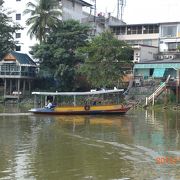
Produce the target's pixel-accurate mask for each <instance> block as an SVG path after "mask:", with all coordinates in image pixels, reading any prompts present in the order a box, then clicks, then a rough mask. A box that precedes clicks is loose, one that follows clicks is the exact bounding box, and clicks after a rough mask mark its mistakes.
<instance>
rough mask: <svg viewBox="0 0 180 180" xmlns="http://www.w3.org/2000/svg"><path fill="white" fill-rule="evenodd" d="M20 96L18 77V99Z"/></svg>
mask: <svg viewBox="0 0 180 180" xmlns="http://www.w3.org/2000/svg"><path fill="white" fill-rule="evenodd" d="M19 97H20V79H18V100H19Z"/></svg>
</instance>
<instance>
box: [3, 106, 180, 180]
mask: <svg viewBox="0 0 180 180" xmlns="http://www.w3.org/2000/svg"><path fill="white" fill-rule="evenodd" d="M1 112H3V113H5V114H2V113H1V114H0V180H14V179H15V180H16V179H17V180H21V179H22V180H24V179H32V180H36V179H37V180H131V179H133V180H179V179H180V112H177V111H163V110H161V111H153V110H149V111H145V110H130V111H129V112H128V113H127V114H126V115H125V116H117V115H116V116H43V115H30V114H27V113H25V114H22V112H25V111H24V110H21V109H20V110H19V108H14V107H8V108H6V110H3V111H1ZM9 112H13V113H9Z"/></svg>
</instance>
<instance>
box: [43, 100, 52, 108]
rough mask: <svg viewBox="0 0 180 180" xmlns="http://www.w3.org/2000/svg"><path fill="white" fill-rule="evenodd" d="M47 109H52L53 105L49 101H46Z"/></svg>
mask: <svg viewBox="0 0 180 180" xmlns="http://www.w3.org/2000/svg"><path fill="white" fill-rule="evenodd" d="M45 107H46V108H48V109H51V108H52V107H53V104H52V102H51V101H48V104H47V105H46V106H45Z"/></svg>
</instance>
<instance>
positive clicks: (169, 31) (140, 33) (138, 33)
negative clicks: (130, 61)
mask: <svg viewBox="0 0 180 180" xmlns="http://www.w3.org/2000/svg"><path fill="white" fill-rule="evenodd" d="M110 28H111V29H112V31H113V32H114V33H115V34H116V36H117V38H118V39H119V40H125V41H126V42H127V43H128V44H131V45H132V47H133V48H134V62H142V61H146V60H155V59H157V60H158V59H161V60H163V59H174V57H178V56H177V55H175V54H177V53H178V51H179V50H178V46H180V22H166V23H154V24H125V25H112V26H110ZM157 49H158V51H157ZM156 52H157V53H156ZM155 53H156V54H157V56H155ZM136 54H137V56H136ZM142 54H144V55H143V56H142Z"/></svg>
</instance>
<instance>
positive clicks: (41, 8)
mask: <svg viewBox="0 0 180 180" xmlns="http://www.w3.org/2000/svg"><path fill="white" fill-rule="evenodd" d="M24 14H30V18H28V19H27V21H26V24H27V25H28V26H30V28H29V31H28V33H29V34H30V37H31V38H32V37H35V38H36V39H37V40H39V41H40V43H41V42H42V41H44V40H46V36H47V34H48V33H49V32H50V31H51V29H52V28H54V27H56V26H57V24H58V23H59V21H60V18H61V15H62V12H61V6H60V4H59V1H58V0H36V3H32V2H29V3H27V9H26V10H25V11H24Z"/></svg>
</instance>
